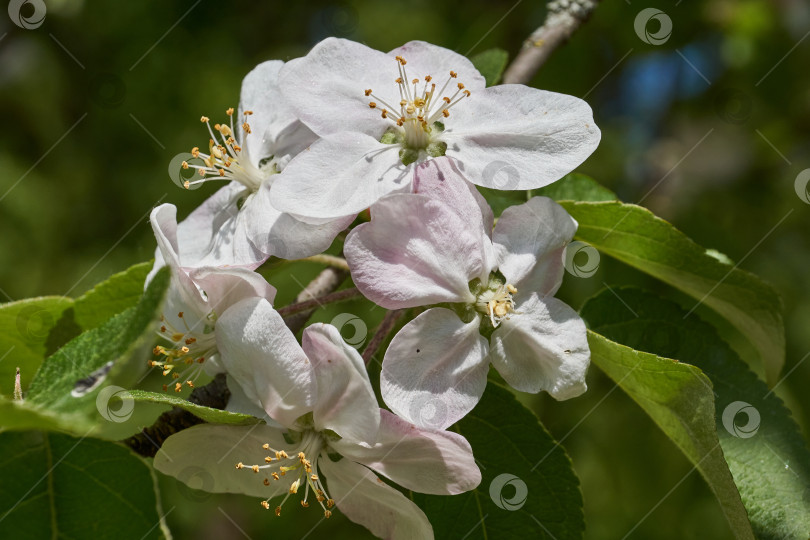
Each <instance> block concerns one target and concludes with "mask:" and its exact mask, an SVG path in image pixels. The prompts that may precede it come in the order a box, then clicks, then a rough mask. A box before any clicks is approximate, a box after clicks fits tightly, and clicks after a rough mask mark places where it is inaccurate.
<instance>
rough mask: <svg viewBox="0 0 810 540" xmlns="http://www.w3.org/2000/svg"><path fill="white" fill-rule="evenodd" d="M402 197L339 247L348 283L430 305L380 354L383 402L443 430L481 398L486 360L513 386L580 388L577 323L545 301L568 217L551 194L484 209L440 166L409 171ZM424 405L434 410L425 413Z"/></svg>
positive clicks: (581, 332)
mask: <svg viewBox="0 0 810 540" xmlns="http://www.w3.org/2000/svg"><path fill="white" fill-rule="evenodd" d="M415 192H416V193H413V194H394V195H389V196H387V197H385V198H384V199H382V200H380V201H379V202H378V203H377V204H376V205H374V206H373V207H372V209H371V222H370V223H366V224H363V225H360V226H359V227H357V228H355V229H354V230H353V231H352V233H351V234H350V235H349V237H348V238H347V240H346V245H345V254H346V260H347V261H348V263H349V266H350V268H351V271H352V278H353V279H354V282H355V283H356V285H357V287H358V288H359V289H360V290H361V291H362V292H363V294H364V295H365V296H367V297H368V298H369V299H371V300H372V301H374V302H376V303H377V304H379V305H380V306H383V307H385V308H388V309H400V308H411V307H416V306H428V305H436V304H439V305H440V306H439V307H431V308H430V309H428V310H427V311H424V312H423V313H421V314H420V315H419V316H417V317H416V318H415V319H414V320H412V321H411V322H409V323H408V324H407V325H405V327H404V328H403V329H402V330H401V331H400V332H399V333H398V334H397V335H396V336H395V337H394V338H393V340H392V341H391V344H390V346H389V347H388V350H387V351H386V353H385V358H384V360H383V367H382V374H381V389H382V395H383V399H384V400H385V402H386V403H387V404H388V406H389V407H390V408H391V410H392V411H394V412H395V413H396V414H398V415H399V416H401V417H403V418H405V419H406V420H409V421H411V422H414V423H417V424H422V425H429V426H432V427H440V428H446V427H447V426H450V425H451V424H453V423H454V422H456V421H457V420H459V419H460V418H462V417H463V416H464V415H465V414H466V413H468V412H469V411H470V410H472V408H473V407H474V406H475V404H476V403H477V402H478V401H479V399H480V398H481V395H482V394H483V392H484V388H485V387H486V383H487V372H488V370H489V366H490V364H491V365H493V366H494V367H495V369H496V370H497V371H498V372H499V373H500V374H501V375H502V376H503V378H504V379H505V380H506V382H507V383H509V384H510V385H511V386H512V387H514V388H515V389H517V390H520V391H524V392H532V393H537V392H539V391H541V390H545V391H547V392H548V393H549V394H551V395H552V396H553V397H555V398H556V399H567V398H571V397H574V396H577V395H579V394H581V393H582V392H584V391H585V389H586V386H585V372H586V370H587V367H588V364H589V361H590V351H589V348H588V341H587V338H586V331H585V324H584V323H583V321H582V319H580V317H579V316H578V315H577V313H576V312H575V311H574V310H573V309H571V308H570V307H568V306H567V305H566V304H564V303H563V302H561V301H560V300H557V299H556V298H554V294H555V293H556V291H557V289H558V288H559V287H560V284H561V283H562V278H563V273H564V267H563V260H564V259H563V257H564V251H565V247H566V245H567V244H568V243H569V242H570V241H571V239H572V238H573V236H574V233H575V231H576V228H577V224H576V221H574V219H573V218H571V216H569V215H568V214H567V213H566V212H565V210H563V208H562V207H561V206H559V205H558V204H556V203H555V202H554V201H552V200H551V199H548V198H545V197H534V198H532V199H530V200H529V201H528V202H526V203H524V204H521V205H518V206H512V207H510V208H508V209H507V210H505V211H504V212H503V214H502V215H501V217H500V218H499V219H498V222H497V225H496V226H495V227H494V229H493V214H492V210H491V209H490V208H489V206H488V205H487V203H486V201H485V200H484V199H483V197H481V196H480V194H478V192H477V191H476V190H475V188H474V187H473V186H471V185H470V184H469V183H467V182H466V181H465V180H464V179H463V177H462V176H461V175H460V173H459V171H458V170H457V169H456V166H455V164H454V163H453V162H452V161H451V160H449V159H447V158H442V159H436V160H432V161H430V162H428V163H425V164H422V165H420V166H419V167H418V168H417V171H416V179H415ZM427 404H432V410H434V411H436V412H435V413H434V414H430V415H426V417H424V416H425V414H424V412H423V411H424V408H425V405H427Z"/></svg>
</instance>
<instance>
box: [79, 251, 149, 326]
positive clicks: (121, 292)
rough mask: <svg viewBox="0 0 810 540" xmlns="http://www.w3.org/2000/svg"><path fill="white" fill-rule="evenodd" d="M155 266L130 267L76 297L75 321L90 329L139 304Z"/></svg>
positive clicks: (146, 264) (142, 264) (140, 265)
mask: <svg viewBox="0 0 810 540" xmlns="http://www.w3.org/2000/svg"><path fill="white" fill-rule="evenodd" d="M152 265H153V262H152V261H149V262H144V263H140V264H136V265H134V266H130V267H129V268H127V269H126V270H124V271H123V272H119V273H117V274H113V275H112V276H110V278H109V279H107V280H106V281H102V282H101V283H99V284H97V285H96V286H95V287H93V288H92V289H90V290H89V291H87V292H86V293H84V294H83V295H82V296H80V297H79V298H77V299H76V304H75V306H74V308H73V309H74V310H75V312H76V314H75V319H76V322H77V323H78V324H79V325H80V326H81V327H82V329H84V330H90V329H92V328H96V327H98V326H101V325H102V324H103V323H104V322H106V321H107V320H109V319H110V318H112V317H113V316H114V315H117V314H119V313H121V312H122V311H124V310H125V309H127V308H129V307H132V306H134V305H135V304H137V303H138V300H140V298H141V295H143V284H144V282H145V281H146V275H147V274H148V273H149V270H151V269H152Z"/></svg>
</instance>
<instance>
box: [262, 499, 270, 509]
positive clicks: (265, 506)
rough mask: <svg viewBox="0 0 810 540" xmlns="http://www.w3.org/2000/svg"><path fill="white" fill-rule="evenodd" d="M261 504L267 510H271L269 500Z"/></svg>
mask: <svg viewBox="0 0 810 540" xmlns="http://www.w3.org/2000/svg"><path fill="white" fill-rule="evenodd" d="M261 505H262V506H263V507H264V509H265V510H270V503H269V502H267V501H262V502H261Z"/></svg>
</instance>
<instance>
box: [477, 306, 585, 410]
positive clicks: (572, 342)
mask: <svg viewBox="0 0 810 540" xmlns="http://www.w3.org/2000/svg"><path fill="white" fill-rule="evenodd" d="M516 311H517V313H516V314H513V315H512V317H511V318H510V319H508V320H505V321H503V322H502V323H501V325H500V326H499V327H498V328H497V329H496V330H495V332H493V334H492V341H491V349H490V360H491V361H492V365H493V366H494V367H495V369H497V370H498V373H500V374H501V375H502V376H503V378H504V379H505V380H506V382H508V383H509V384H510V385H511V386H512V387H513V388H515V389H516V390H520V391H521V392H531V393H537V392H540V391H541V390H545V391H547V392H548V393H549V394H551V395H552V397H554V398H555V399H558V400H563V399H568V398H572V397H576V396H578V395H580V394H582V393H583V392H585V390H586V389H587V386H586V384H585V373H586V372H587V370H588V364H589V363H590V359H591V353H590V349H589V348H588V339H587V335H586V330H585V323H584V322H583V321H582V319H580V318H579V315H577V312H576V311H574V310H573V309H571V308H570V307H568V306H567V305H566V304H564V303H563V302H561V301H560V300H557V299H556V298H553V297H546V298H540V297H539V296H537V295H530V296H529V298H528V299H526V300H525V301H522V302H519V303H518V305H517V306H516Z"/></svg>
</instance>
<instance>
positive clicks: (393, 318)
mask: <svg viewBox="0 0 810 540" xmlns="http://www.w3.org/2000/svg"><path fill="white" fill-rule="evenodd" d="M404 314H405V310H403V309H398V310H395V311H389V312H388V313H386V314H385V317H383V320H382V322H381V323H380V326H378V327H377V331H376V332H374V335H373V336H372V337H371V340H370V341H369V342H368V345H366V348H365V349H364V350H363V361H364V362H365V363H366V365H368V363H369V362H371V357H372V356H374V355H375V354H377V351H378V350H379V349H380V346H381V345H382V344H383V341H385V338H386V337H387V336H388V334H390V333H391V330H393V329H394V326H395V325H396V324H397V321H398V320H399V318H400V317H402V316H403V315H404Z"/></svg>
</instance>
